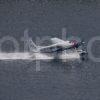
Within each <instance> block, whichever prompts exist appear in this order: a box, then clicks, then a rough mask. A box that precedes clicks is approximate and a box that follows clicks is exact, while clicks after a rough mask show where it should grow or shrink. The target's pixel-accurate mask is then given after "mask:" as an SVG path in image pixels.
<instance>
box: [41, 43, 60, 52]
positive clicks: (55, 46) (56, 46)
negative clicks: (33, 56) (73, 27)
mask: <svg viewBox="0 0 100 100" xmlns="http://www.w3.org/2000/svg"><path fill="white" fill-rule="evenodd" d="M61 49H62V46H60V45H59V44H53V45H50V46H44V47H40V51H43V52H55V51H58V50H61Z"/></svg>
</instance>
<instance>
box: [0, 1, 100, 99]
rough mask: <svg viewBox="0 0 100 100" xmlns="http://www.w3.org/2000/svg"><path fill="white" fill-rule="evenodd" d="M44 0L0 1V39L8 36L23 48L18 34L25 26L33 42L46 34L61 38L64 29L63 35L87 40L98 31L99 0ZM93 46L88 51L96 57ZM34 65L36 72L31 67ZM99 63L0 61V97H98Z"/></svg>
mask: <svg viewBox="0 0 100 100" xmlns="http://www.w3.org/2000/svg"><path fill="white" fill-rule="evenodd" d="M44 1H45V0H41V1H40V0H37V1H36V0H19V2H15V1H11V0H8V2H6V0H5V1H1V3H0V38H1V39H2V37H3V36H6V35H10V36H13V37H14V38H15V39H16V40H17V41H18V43H19V44H20V51H23V42H22V41H21V39H20V38H21V37H23V33H24V30H25V29H29V35H30V36H31V37H32V38H33V40H35V39H36V37H40V39H41V38H42V37H44V36H47V35H49V36H51V37H61V36H62V34H61V30H62V28H63V27H65V28H67V36H66V37H70V36H72V35H73V36H78V37H81V38H84V40H85V41H86V42H88V41H89V40H90V39H91V38H92V37H93V36H99V35H100V33H99V32H100V7H99V5H100V4H99V1H98V0H97V1H96V2H95V0H92V1H90V0H88V2H87V1H86V0H84V2H83V1H80V2H75V0H68V2H66V0H61V1H60V0H58V1H59V2H58V1H54V0H51V1H49V2H48V0H46V1H45V2H44ZM8 44H9V43H8ZM8 44H7V43H5V45H3V46H2V50H3V51H10V50H11V51H13V48H12V46H9V45H8ZM95 45H96V44H95ZM95 45H94V46H95ZM97 47H98V46H96V47H93V51H94V53H95V52H96V54H98V55H99V53H97V52H99V50H97ZM10 56H11V57H12V55H10ZM20 56H21V55H20ZM20 56H19V57H20ZM0 57H1V56H0ZM1 58H2V57H1ZM23 58H24V57H23ZM38 63H39V65H40V71H36V66H37V64H38ZM99 65H100V64H99V63H95V62H92V61H91V60H88V61H86V62H81V63H79V62H61V61H59V60H52V61H39V60H38V61H27V60H14V61H0V100H61V99H62V100H100V95H99V93H100V67H99Z"/></svg>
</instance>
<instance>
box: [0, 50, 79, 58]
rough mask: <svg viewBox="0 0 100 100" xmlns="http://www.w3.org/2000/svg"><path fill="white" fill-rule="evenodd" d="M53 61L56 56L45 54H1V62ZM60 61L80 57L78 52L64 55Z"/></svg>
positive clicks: (60, 56) (61, 55)
mask: <svg viewBox="0 0 100 100" xmlns="http://www.w3.org/2000/svg"><path fill="white" fill-rule="evenodd" d="M52 59H55V56H54V55H46V54H43V53H30V52H20V53H19V52H18V53H2V52H1V53H0V60H52ZM58 59H62V60H63V59H66V60H75V59H80V55H79V53H77V52H73V53H72V52H71V53H62V54H60V55H59V56H58Z"/></svg>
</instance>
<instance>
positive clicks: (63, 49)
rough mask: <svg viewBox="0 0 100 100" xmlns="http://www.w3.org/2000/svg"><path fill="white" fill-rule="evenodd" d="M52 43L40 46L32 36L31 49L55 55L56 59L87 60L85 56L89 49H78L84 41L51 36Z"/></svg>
mask: <svg viewBox="0 0 100 100" xmlns="http://www.w3.org/2000/svg"><path fill="white" fill-rule="evenodd" d="M50 41H51V43H52V44H51V45H47V46H38V45H36V44H35V43H34V42H33V41H32V39H31V38H30V39H29V41H28V43H29V49H30V51H31V52H32V53H40V54H45V55H51V54H52V55H53V56H54V58H56V59H60V58H61V59H66V57H67V59H68V58H69V59H75V57H76V59H81V60H82V61H83V60H85V56H86V55H87V51H86V50H83V49H78V48H79V47H80V46H83V45H84V44H85V42H84V41H77V40H66V41H65V40H62V39H59V38H56V37H55V38H51V39H50Z"/></svg>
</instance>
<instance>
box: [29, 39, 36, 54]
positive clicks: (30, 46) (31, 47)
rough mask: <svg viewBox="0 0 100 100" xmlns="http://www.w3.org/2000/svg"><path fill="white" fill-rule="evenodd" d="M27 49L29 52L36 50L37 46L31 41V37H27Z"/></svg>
mask: <svg viewBox="0 0 100 100" xmlns="http://www.w3.org/2000/svg"><path fill="white" fill-rule="evenodd" d="M29 50H30V52H38V46H37V45H36V44H35V43H34V42H33V41H32V39H31V38H30V39H29Z"/></svg>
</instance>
